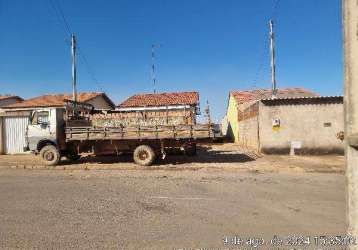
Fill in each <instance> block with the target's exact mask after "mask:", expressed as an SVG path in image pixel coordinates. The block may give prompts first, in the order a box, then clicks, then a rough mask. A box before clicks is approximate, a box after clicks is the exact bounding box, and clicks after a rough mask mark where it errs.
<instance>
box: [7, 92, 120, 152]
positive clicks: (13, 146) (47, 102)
mask: <svg viewBox="0 0 358 250" xmlns="http://www.w3.org/2000/svg"><path fill="white" fill-rule="evenodd" d="M77 98H78V101H79V102H85V103H88V104H91V105H93V106H94V108H95V109H97V110H111V109H114V108H115V104H114V103H113V102H112V101H111V100H110V99H109V98H108V96H107V95H106V94H105V93H97V92H84V93H78V96H77ZM71 99H72V95H69V94H57V95H43V96H38V97H34V98H31V99H28V100H25V101H22V102H19V103H15V104H11V105H7V106H4V107H1V111H0V154H3V153H5V154H16V153H23V152H24V151H25V148H26V146H27V142H26V130H27V126H28V124H29V122H31V118H32V113H33V111H38V112H37V113H38V117H37V119H41V120H42V121H44V120H45V121H46V119H48V116H49V115H48V114H49V113H48V112H49V111H48V110H49V109H50V108H59V109H61V108H64V101H65V100H71Z"/></svg>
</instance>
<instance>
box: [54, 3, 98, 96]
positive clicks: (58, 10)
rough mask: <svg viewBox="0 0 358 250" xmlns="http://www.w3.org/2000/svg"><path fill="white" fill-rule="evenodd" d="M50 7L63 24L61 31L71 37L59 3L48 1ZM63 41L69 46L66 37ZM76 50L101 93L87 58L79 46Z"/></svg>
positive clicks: (70, 31) (69, 28)
mask: <svg viewBox="0 0 358 250" xmlns="http://www.w3.org/2000/svg"><path fill="white" fill-rule="evenodd" d="M49 2H50V5H51V6H52V8H53V9H54V11H55V15H56V17H57V19H58V20H59V21H60V22H62V23H63V26H62V27H63V29H64V31H65V34H67V35H68V36H72V35H73V32H72V29H71V26H70V24H69V22H68V21H67V19H66V16H65V14H64V11H63V9H62V7H61V5H60V3H59V1H58V0H49ZM65 41H66V43H67V44H69V41H68V40H67V36H66V37H65ZM77 50H78V52H79V53H78V54H79V55H80V59H81V63H82V64H83V65H84V66H85V69H86V71H87V73H88V74H89V76H90V77H91V79H92V80H93V81H94V83H95V84H96V85H97V87H98V88H99V89H100V91H101V92H104V91H103V87H102V85H101V84H100V83H99V81H98V79H97V77H96V74H95V72H94V70H93V68H92V67H91V66H90V64H89V62H88V60H87V57H86V55H85V53H84V52H83V50H81V48H80V47H79V46H77Z"/></svg>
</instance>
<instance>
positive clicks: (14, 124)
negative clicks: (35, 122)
mask: <svg viewBox="0 0 358 250" xmlns="http://www.w3.org/2000/svg"><path fill="white" fill-rule="evenodd" d="M28 124H29V117H27V116H20V117H18V116H17V117H5V119H4V125H5V126H4V128H5V133H4V141H5V143H4V144H5V153H6V154H18V153H23V152H24V148H25V147H26V146H27V145H26V130H27V125H28Z"/></svg>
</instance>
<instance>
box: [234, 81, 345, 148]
mask: <svg viewBox="0 0 358 250" xmlns="http://www.w3.org/2000/svg"><path fill="white" fill-rule="evenodd" d="M227 123H228V132H227V136H228V137H229V138H230V139H231V140H232V141H234V142H236V143H238V144H241V145H243V146H246V147H249V148H252V149H255V150H257V151H259V152H263V153H289V152H290V150H291V148H295V151H296V152H297V153H343V142H342V141H341V140H340V139H339V138H337V134H339V133H342V132H343V130H344V129H343V128H344V125H343V97H342V96H327V97H324V96H318V95H317V94H315V93H313V92H311V91H308V90H304V89H300V88H289V89H279V90H278V93H277V96H276V98H272V97H271V90H267V89H264V90H254V91H233V92H231V93H230V96H229V105H228V111H227Z"/></svg>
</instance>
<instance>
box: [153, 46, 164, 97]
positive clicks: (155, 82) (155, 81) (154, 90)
mask: <svg viewBox="0 0 358 250" xmlns="http://www.w3.org/2000/svg"><path fill="white" fill-rule="evenodd" d="M161 46H162V45H161V44H152V71H151V73H152V81H153V92H154V94H155V93H157V90H156V84H157V79H156V77H155V48H160V47H161Z"/></svg>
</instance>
